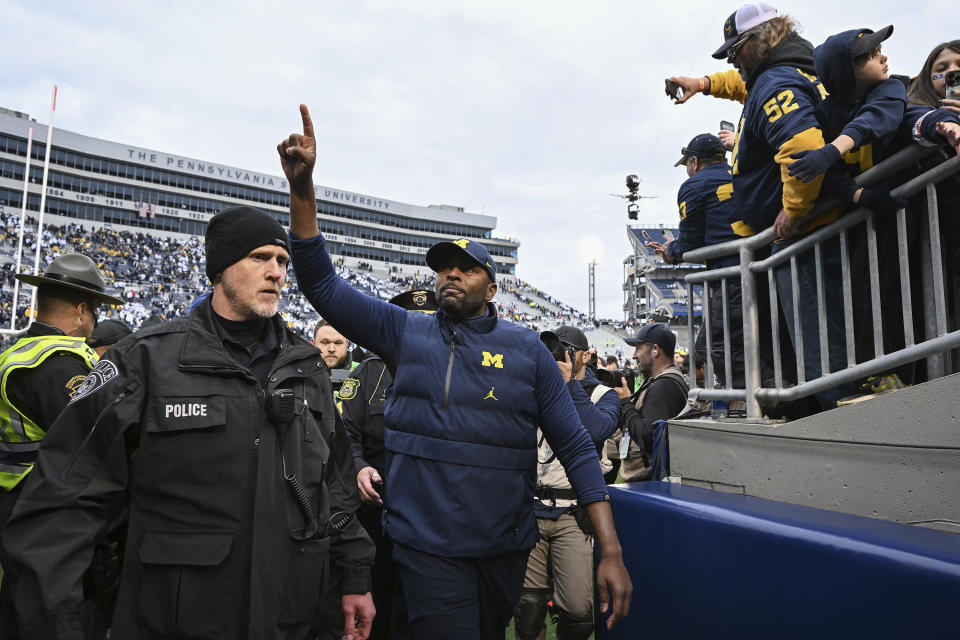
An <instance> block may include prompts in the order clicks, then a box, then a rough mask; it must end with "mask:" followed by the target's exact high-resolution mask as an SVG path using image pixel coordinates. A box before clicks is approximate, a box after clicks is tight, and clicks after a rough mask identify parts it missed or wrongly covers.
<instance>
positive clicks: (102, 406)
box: [4, 207, 374, 640]
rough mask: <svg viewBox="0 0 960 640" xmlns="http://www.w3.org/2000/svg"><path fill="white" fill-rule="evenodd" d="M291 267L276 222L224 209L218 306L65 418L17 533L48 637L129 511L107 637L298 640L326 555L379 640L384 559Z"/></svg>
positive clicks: (99, 370) (125, 356)
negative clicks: (101, 535) (378, 579)
mask: <svg viewBox="0 0 960 640" xmlns="http://www.w3.org/2000/svg"><path fill="white" fill-rule="evenodd" d="M288 258H289V253H288V239H287V235H286V232H285V231H284V230H283V227H281V226H280V224H279V223H278V222H277V221H276V220H274V219H273V218H272V217H271V216H269V215H267V214H266V213H264V212H261V211H258V210H256V209H253V208H250V207H232V208H229V209H225V210H223V211H221V212H220V213H218V214H217V215H216V216H214V217H213V218H212V219H211V220H210V223H209V224H208V226H207V233H206V271H207V275H208V277H209V278H210V279H211V280H212V281H213V294H212V296H210V297H209V298H208V299H206V300H204V301H203V302H202V303H201V304H200V305H199V306H198V307H197V308H196V309H195V310H194V312H193V313H192V314H190V315H189V316H186V317H182V318H177V319H175V320H173V321H171V322H166V323H162V324H158V325H156V326H154V327H151V328H150V329H147V330H141V331H138V332H136V333H134V334H132V335H130V336H128V337H127V338H125V339H123V340H121V341H120V342H119V343H118V344H117V345H116V346H114V348H113V349H111V350H110V351H109V352H107V354H106V355H105V356H104V358H102V359H101V360H100V361H99V363H98V364H97V366H96V367H95V368H94V369H93V371H92V372H91V373H90V375H89V376H87V378H86V380H85V381H84V383H83V385H82V386H81V387H80V389H79V390H78V392H77V393H76V394H75V396H74V397H73V399H72V401H71V403H70V404H69V405H68V406H67V408H66V409H65V410H64V412H63V413H62V414H61V416H60V418H59V419H58V420H57V421H56V423H55V424H54V426H53V428H52V430H51V432H50V435H49V436H48V438H47V439H46V440H45V442H44V445H43V446H42V447H41V449H40V453H39V458H38V461H37V467H36V469H35V470H34V472H33V473H31V474H30V477H29V479H28V482H27V486H26V487H25V489H24V493H23V496H21V500H20V502H19V503H18V505H17V507H16V508H15V510H14V514H13V516H12V517H11V519H10V521H9V522H8V524H7V528H6V530H5V531H4V534H5V537H6V539H7V541H8V542H9V543H10V546H9V550H10V553H11V555H12V556H13V557H14V559H15V561H16V562H17V563H18V564H19V565H20V566H21V567H22V569H23V571H22V573H21V575H22V576H23V577H22V580H21V584H20V589H19V591H18V597H17V607H18V610H19V612H20V613H21V614H22V617H23V619H25V620H28V621H30V622H31V624H33V623H35V624H36V627H37V628H38V629H39V630H42V631H38V636H39V637H56V638H79V637H80V635H79V633H78V624H77V623H78V620H77V608H78V606H79V604H80V602H81V600H82V597H83V587H82V574H83V571H84V569H85V568H86V565H87V564H89V561H90V554H91V549H92V546H93V544H94V541H95V539H96V537H97V534H98V531H99V530H100V529H101V527H102V526H103V525H104V522H105V521H106V520H107V518H108V517H109V515H110V514H111V513H113V512H115V511H116V510H118V509H120V508H123V507H126V508H127V509H128V511H129V519H128V524H127V527H126V541H127V542H126V553H125V556H124V563H123V574H122V578H121V580H120V585H119V597H118V601H117V606H116V613H115V615H114V618H113V627H112V637H116V638H124V639H130V640H138V639H146V638H158V637H165V638H171V637H177V638H186V637H190V638H230V639H231V640H233V639H236V638H244V639H249V640H255V639H266V638H270V639H271V640H272V639H291V640H292V639H297V640H301V639H303V638H306V637H308V634H310V633H312V627H313V625H314V624H315V616H316V613H317V609H318V605H319V602H320V592H321V588H322V586H323V584H322V583H323V579H324V576H325V575H326V573H327V569H326V567H327V563H328V556H329V558H330V561H331V562H333V563H335V564H337V565H338V567H339V570H340V573H341V576H342V581H341V590H342V593H343V594H344V595H343V609H344V613H345V614H346V629H345V632H346V634H347V635H348V636H353V638H366V636H367V634H368V633H369V628H370V623H371V622H372V618H373V601H372V599H371V596H370V593H369V591H370V567H371V566H372V563H373V552H374V549H373V545H372V544H371V542H370V540H369V538H367V536H366V534H365V533H364V532H363V529H362V528H361V527H360V524H359V523H358V522H356V521H355V520H354V519H353V518H352V516H351V513H352V512H353V511H354V510H355V509H356V507H357V505H358V503H359V497H358V496H357V491H356V487H355V484H354V482H353V475H354V474H353V465H352V461H351V459H350V449H349V441H348V440H347V437H346V433H344V432H343V430H342V427H338V426H337V423H336V419H335V416H336V409H335V408H334V406H333V396H332V391H331V388H330V380H329V376H328V375H327V372H326V371H327V370H326V367H325V366H324V364H323V361H322V359H321V358H320V355H319V354H318V353H317V350H316V349H314V348H313V347H312V346H311V345H310V344H309V343H307V342H306V341H304V340H302V339H300V338H298V337H297V336H296V335H295V334H294V333H293V332H292V331H290V330H289V329H288V328H287V327H286V326H285V324H284V323H283V322H282V319H281V318H280V317H279V315H277V309H278V305H279V302H280V295H281V291H282V286H283V282H284V280H285V278H286V271H287V262H288ZM51 623H52V627H53V628H51V627H50V626H45V625H50V624H51Z"/></svg>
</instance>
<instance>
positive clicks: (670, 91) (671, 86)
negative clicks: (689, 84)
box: [664, 80, 683, 100]
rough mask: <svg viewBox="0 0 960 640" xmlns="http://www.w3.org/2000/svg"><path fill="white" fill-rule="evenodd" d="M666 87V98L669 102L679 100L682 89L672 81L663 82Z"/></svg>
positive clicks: (681, 95)
mask: <svg viewBox="0 0 960 640" xmlns="http://www.w3.org/2000/svg"><path fill="white" fill-rule="evenodd" d="M664 82H665V83H666V85H667V88H666V92H667V97H668V98H670V99H671V100H679V99H680V98H682V97H683V87H681V86H680V85H679V84H677V83H676V82H673V81H672V80H664Z"/></svg>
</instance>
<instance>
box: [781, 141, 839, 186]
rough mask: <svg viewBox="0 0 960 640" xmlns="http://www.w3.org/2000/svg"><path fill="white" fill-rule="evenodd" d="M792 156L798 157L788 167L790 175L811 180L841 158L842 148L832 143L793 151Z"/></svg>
mask: <svg viewBox="0 0 960 640" xmlns="http://www.w3.org/2000/svg"><path fill="white" fill-rule="evenodd" d="M790 157H791V158H794V159H796V162H791V163H790V166H789V167H787V170H788V171H789V172H790V175H791V176H794V177H796V178H798V179H799V180H800V181H801V182H810V181H811V180H813V179H814V178H816V177H817V176H819V175H822V174H824V173H826V171H827V169H829V168H830V165H832V164H833V163H834V162H836V161H837V160H839V159H840V150H839V149H837V148H836V147H835V146H833V145H832V144H825V145H823V146H822V147H820V148H819V149H811V150H810V151H798V152H797V153H791V154H790Z"/></svg>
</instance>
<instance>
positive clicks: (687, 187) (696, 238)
mask: <svg viewBox="0 0 960 640" xmlns="http://www.w3.org/2000/svg"><path fill="white" fill-rule="evenodd" d="M680 153H681V156H680V159H679V160H677V162H676V164H674V166H676V167H679V166H681V165H682V166H683V167H684V168H685V169H686V171H687V180H686V181H685V182H684V183H683V184H682V185H680V190H679V192H678V193H677V208H678V210H679V214H680V235H679V236H677V238H676V239H674V240H667V241H666V242H664V243H663V244H659V243H657V242H648V243H647V246H648V247H650V248H651V249H653V250H654V251H656V252H657V255H659V256H660V257H661V258H662V259H663V261H664V262H667V263H668V264H675V263H678V262H682V260H683V254H684V253H685V252H687V251H690V250H692V249H698V248H700V247H704V246H708V245H714V244H720V243H721V242H727V241H729V240H736V239H738V238H740V237H741V236H745V235H750V232H749V228H747V227H746V225H744V223H743V221H742V220H741V219H740V216H739V215H738V211H737V207H736V204H735V199H734V194H733V182H732V179H733V176H732V173H731V169H730V165H729V164H727V156H726V149H725V148H724V146H723V143H722V142H721V141H720V138H718V137H717V136H715V135H712V134H709V133H701V134H700V135H698V136H695V137H694V138H693V140H691V141H690V142H689V144H687V146H685V147H683V148H682V149H681V150H680ZM738 262H739V257H738V256H735V255H734V256H726V257H723V258H718V259H715V260H708V261H707V268H708V269H719V268H722V267H729V266H733V265H735V264H737V263H738ZM711 289H715V290H716V291H712V292H711V293H712V295H711V296H710V301H709V302H710V317H711V323H710V325H711V346H712V353H711V358H712V359H713V363H714V367H715V371H717V372H718V377H719V378H720V381H721V384H724V383H726V382H728V381H727V380H725V376H724V375H723V373H724V356H723V353H724V340H723V318H724V315H725V314H729V317H730V342H731V344H730V349H731V352H732V355H733V369H732V376H731V380H730V381H729V382H731V383H732V385H733V387H734V388H738V389H742V388H743V384H744V365H743V312H742V307H741V302H740V279H739V278H730V279H728V280H727V304H726V307H724V304H723V300H722V296H721V295H720V285H719V283H714V285H713V286H712V287H711ZM697 351H698V352H699V353H700V354H701V358H702V357H705V354H706V336H705V335H704V334H703V333H702V332H701V333H700V335H699V336H697ZM724 386H725V385H724Z"/></svg>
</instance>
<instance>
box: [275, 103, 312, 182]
mask: <svg viewBox="0 0 960 640" xmlns="http://www.w3.org/2000/svg"><path fill="white" fill-rule="evenodd" d="M300 118H301V119H302V120H303V134H302V135H301V134H299V133H291V134H290V135H289V136H288V137H287V139H286V140H283V141H282V142H281V143H280V144H278V145H277V153H279V154H280V166H281V167H282V168H283V175H285V176H286V177H287V182H289V183H290V190H291V191H295V190H298V189H301V188H306V187H307V186H309V188H310V190H311V191H312V190H313V185H312V182H313V180H312V177H311V174H312V173H313V165H314V164H316V162H317V140H316V138H315V137H314V135H313V120H311V119H310V110H309V109H307V105H305V104H301V105H300Z"/></svg>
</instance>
